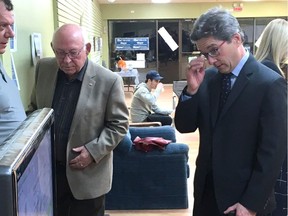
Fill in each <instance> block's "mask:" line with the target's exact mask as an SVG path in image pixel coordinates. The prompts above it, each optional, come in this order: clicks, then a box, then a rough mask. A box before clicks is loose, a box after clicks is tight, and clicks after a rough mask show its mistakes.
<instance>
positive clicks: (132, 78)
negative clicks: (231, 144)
mask: <svg viewBox="0 0 288 216" xmlns="http://www.w3.org/2000/svg"><path fill="white" fill-rule="evenodd" d="M115 73H117V74H119V75H120V76H121V77H122V79H123V82H124V86H127V87H128V92H129V89H130V87H132V89H133V90H134V86H132V85H133V84H135V85H138V84H139V73H138V70H137V69H127V70H125V71H124V70H122V71H120V72H115ZM125 81H126V82H125ZM133 90H132V92H133Z"/></svg>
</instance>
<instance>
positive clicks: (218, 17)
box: [190, 7, 244, 43]
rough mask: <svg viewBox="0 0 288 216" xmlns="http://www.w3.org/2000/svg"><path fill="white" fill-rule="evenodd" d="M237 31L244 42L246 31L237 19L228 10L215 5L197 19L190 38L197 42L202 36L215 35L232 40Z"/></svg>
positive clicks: (214, 36)
mask: <svg viewBox="0 0 288 216" xmlns="http://www.w3.org/2000/svg"><path fill="white" fill-rule="evenodd" d="M235 33H239V34H240V36H241V39H242V43H243V42H244V32H243V30H242V29H241V28H240V25H239V22H238V21H237V19H236V18H235V17H234V16H233V15H232V14H231V13H230V12H229V11H228V10H225V9H222V8H220V7H215V8H211V9H210V10H208V11H207V12H206V13H204V14H202V15H201V16H200V17H199V18H198V19H197V20H196V21H195V23H194V26H193V28H192V33H191V35H190V39H191V41H192V42H196V41H198V40H200V39H201V38H208V37H213V38H215V39H218V40H223V41H228V42H230V41H231V38H232V36H233V35H234V34H235Z"/></svg>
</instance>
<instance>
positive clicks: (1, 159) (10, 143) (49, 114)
mask: <svg viewBox="0 0 288 216" xmlns="http://www.w3.org/2000/svg"><path fill="white" fill-rule="evenodd" d="M53 121H54V118H53V110H52V109H48V108H44V109H42V110H37V111H35V112H34V113H32V114H31V115H29V116H28V117H27V119H26V120H25V121H24V122H23V123H22V124H21V125H20V126H19V127H18V129H17V130H16V131H15V133H13V135H11V136H9V137H8V138H7V139H6V140H5V141H4V143H2V144H0V194H1V196H0V212H1V215H2V214H3V215H9V216H10V215H11V216H16V215H17V216H53V215H54V211H55V210H54V209H55V205H54V200H55V199H54V185H55V184H54V174H53V167H54V163H53V161H54V160H53V157H54V154H53V145H52V126H53Z"/></svg>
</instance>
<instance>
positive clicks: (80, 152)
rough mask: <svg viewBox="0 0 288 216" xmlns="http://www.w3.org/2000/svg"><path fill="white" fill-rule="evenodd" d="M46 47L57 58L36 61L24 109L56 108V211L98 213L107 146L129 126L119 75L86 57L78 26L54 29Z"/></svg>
mask: <svg viewBox="0 0 288 216" xmlns="http://www.w3.org/2000/svg"><path fill="white" fill-rule="evenodd" d="M51 46H52V49H53V51H54V53H55V56H56V58H44V59H41V60H40V61H39V62H38V63H37V67H36V79H35V86H34V89H33V92H32V96H31V103H30V106H29V109H30V111H31V110H35V109H39V108H43V107H52V108H53V109H54V110H55V148H56V185H57V215H58V216H84V215H85V216H103V215H104V210H105V194H106V193H108V192H109V190H110V189H111V184H112V165H113V163H112V159H113V155H112V150H113V149H114V148H115V147H116V146H117V144H118V143H119V142H120V141H121V139H122V138H123V137H124V136H125V134H126V132H127V129H128V109H127V107H126V103H125V95H124V88H123V82H122V78H121V77H120V76H118V75H117V74H114V73H113V72H112V71H110V70H108V69H105V68H104V67H102V66H100V65H98V64H95V63H94V62H92V61H91V60H88V58H87V56H88V54H89V52H90V49H91V44H90V43H88V42H87V41H85V34H84V31H83V30H82V28H81V27H80V26H78V25H74V24H65V25H63V26H61V27H60V28H59V29H57V30H56V31H55V33H54V36H53V40H52V43H51Z"/></svg>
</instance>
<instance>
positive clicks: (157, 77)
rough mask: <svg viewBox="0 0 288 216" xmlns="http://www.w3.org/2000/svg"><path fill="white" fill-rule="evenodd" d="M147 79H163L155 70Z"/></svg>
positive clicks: (147, 75)
mask: <svg viewBox="0 0 288 216" xmlns="http://www.w3.org/2000/svg"><path fill="white" fill-rule="evenodd" d="M146 79H147V80H148V79H151V80H161V79H163V77H161V76H160V74H159V73H158V72H157V71H155V70H151V71H149V72H148V73H147V74H146Z"/></svg>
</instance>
